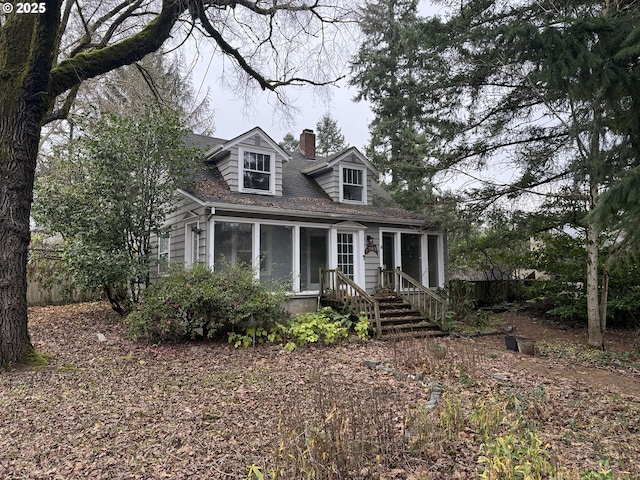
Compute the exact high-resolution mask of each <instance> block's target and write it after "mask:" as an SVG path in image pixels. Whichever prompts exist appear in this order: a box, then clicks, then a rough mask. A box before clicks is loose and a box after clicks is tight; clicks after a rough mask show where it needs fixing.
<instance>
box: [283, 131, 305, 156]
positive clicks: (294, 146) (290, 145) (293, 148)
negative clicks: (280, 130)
mask: <svg viewBox="0 0 640 480" xmlns="http://www.w3.org/2000/svg"><path fill="white" fill-rule="evenodd" d="M279 145H280V147H281V148H283V149H284V150H287V151H288V152H297V151H298V150H300V140H298V139H297V138H296V137H294V136H293V133H291V132H289V133H287V134H286V135H285V136H284V138H283V139H282V141H281V142H280V143H279Z"/></svg>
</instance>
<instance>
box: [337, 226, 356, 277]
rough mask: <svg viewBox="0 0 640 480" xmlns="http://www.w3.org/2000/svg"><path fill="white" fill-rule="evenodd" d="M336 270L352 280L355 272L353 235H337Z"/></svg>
mask: <svg viewBox="0 0 640 480" xmlns="http://www.w3.org/2000/svg"><path fill="white" fill-rule="evenodd" d="M338 268H339V269H340V270H342V273H344V274H345V275H347V276H348V277H349V278H350V279H351V280H353V275H354V272H355V268H354V255H353V233H338Z"/></svg>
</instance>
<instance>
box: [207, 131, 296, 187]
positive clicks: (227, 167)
mask: <svg viewBox="0 0 640 480" xmlns="http://www.w3.org/2000/svg"><path fill="white" fill-rule="evenodd" d="M240 149H243V150H248V151H258V152H265V153H270V154H271V157H272V158H273V159H274V161H275V165H274V167H275V168H274V173H275V195H276V196H278V197H281V196H282V163H283V161H284V158H283V157H282V155H279V154H277V153H276V151H275V150H274V149H273V148H272V147H271V146H270V145H269V143H267V142H266V141H265V140H263V139H262V137H261V136H260V135H258V134H256V135H254V136H253V137H250V138H248V139H246V140H245V141H244V142H240V143H238V144H237V145H234V146H233V147H232V148H230V149H229V155H227V156H226V157H224V158H221V159H220V160H218V161H217V162H216V165H217V166H218V170H220V173H221V174H222V177H223V178H224V179H225V181H226V182H227V184H228V185H229V189H230V190H231V191H232V192H237V191H239V189H240V180H241V179H240V177H239V175H240V168H239V156H238V155H239V151H240Z"/></svg>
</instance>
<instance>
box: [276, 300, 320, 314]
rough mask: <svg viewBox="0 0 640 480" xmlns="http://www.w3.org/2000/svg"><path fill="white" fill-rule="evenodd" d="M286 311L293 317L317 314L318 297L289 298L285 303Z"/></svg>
mask: <svg viewBox="0 0 640 480" xmlns="http://www.w3.org/2000/svg"><path fill="white" fill-rule="evenodd" d="M284 309H285V310H286V311H287V312H289V313H290V314H291V315H293V316H296V315H302V314H303V313H310V312H315V311H317V310H318V297H317V296H313V297H309V296H307V297H292V298H289V299H287V300H285V301H284Z"/></svg>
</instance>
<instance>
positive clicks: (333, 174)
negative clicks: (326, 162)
mask: <svg viewBox="0 0 640 480" xmlns="http://www.w3.org/2000/svg"><path fill="white" fill-rule="evenodd" d="M339 171H340V169H339V167H338V166H337V165H336V166H334V167H333V168H332V169H331V170H329V171H328V172H324V173H322V174H320V175H318V176H316V177H315V181H316V182H317V183H318V185H320V187H322V189H323V190H324V191H325V192H326V193H327V195H329V197H330V198H331V200H333V201H334V202H339V201H340V182H339V178H338V172H339Z"/></svg>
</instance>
